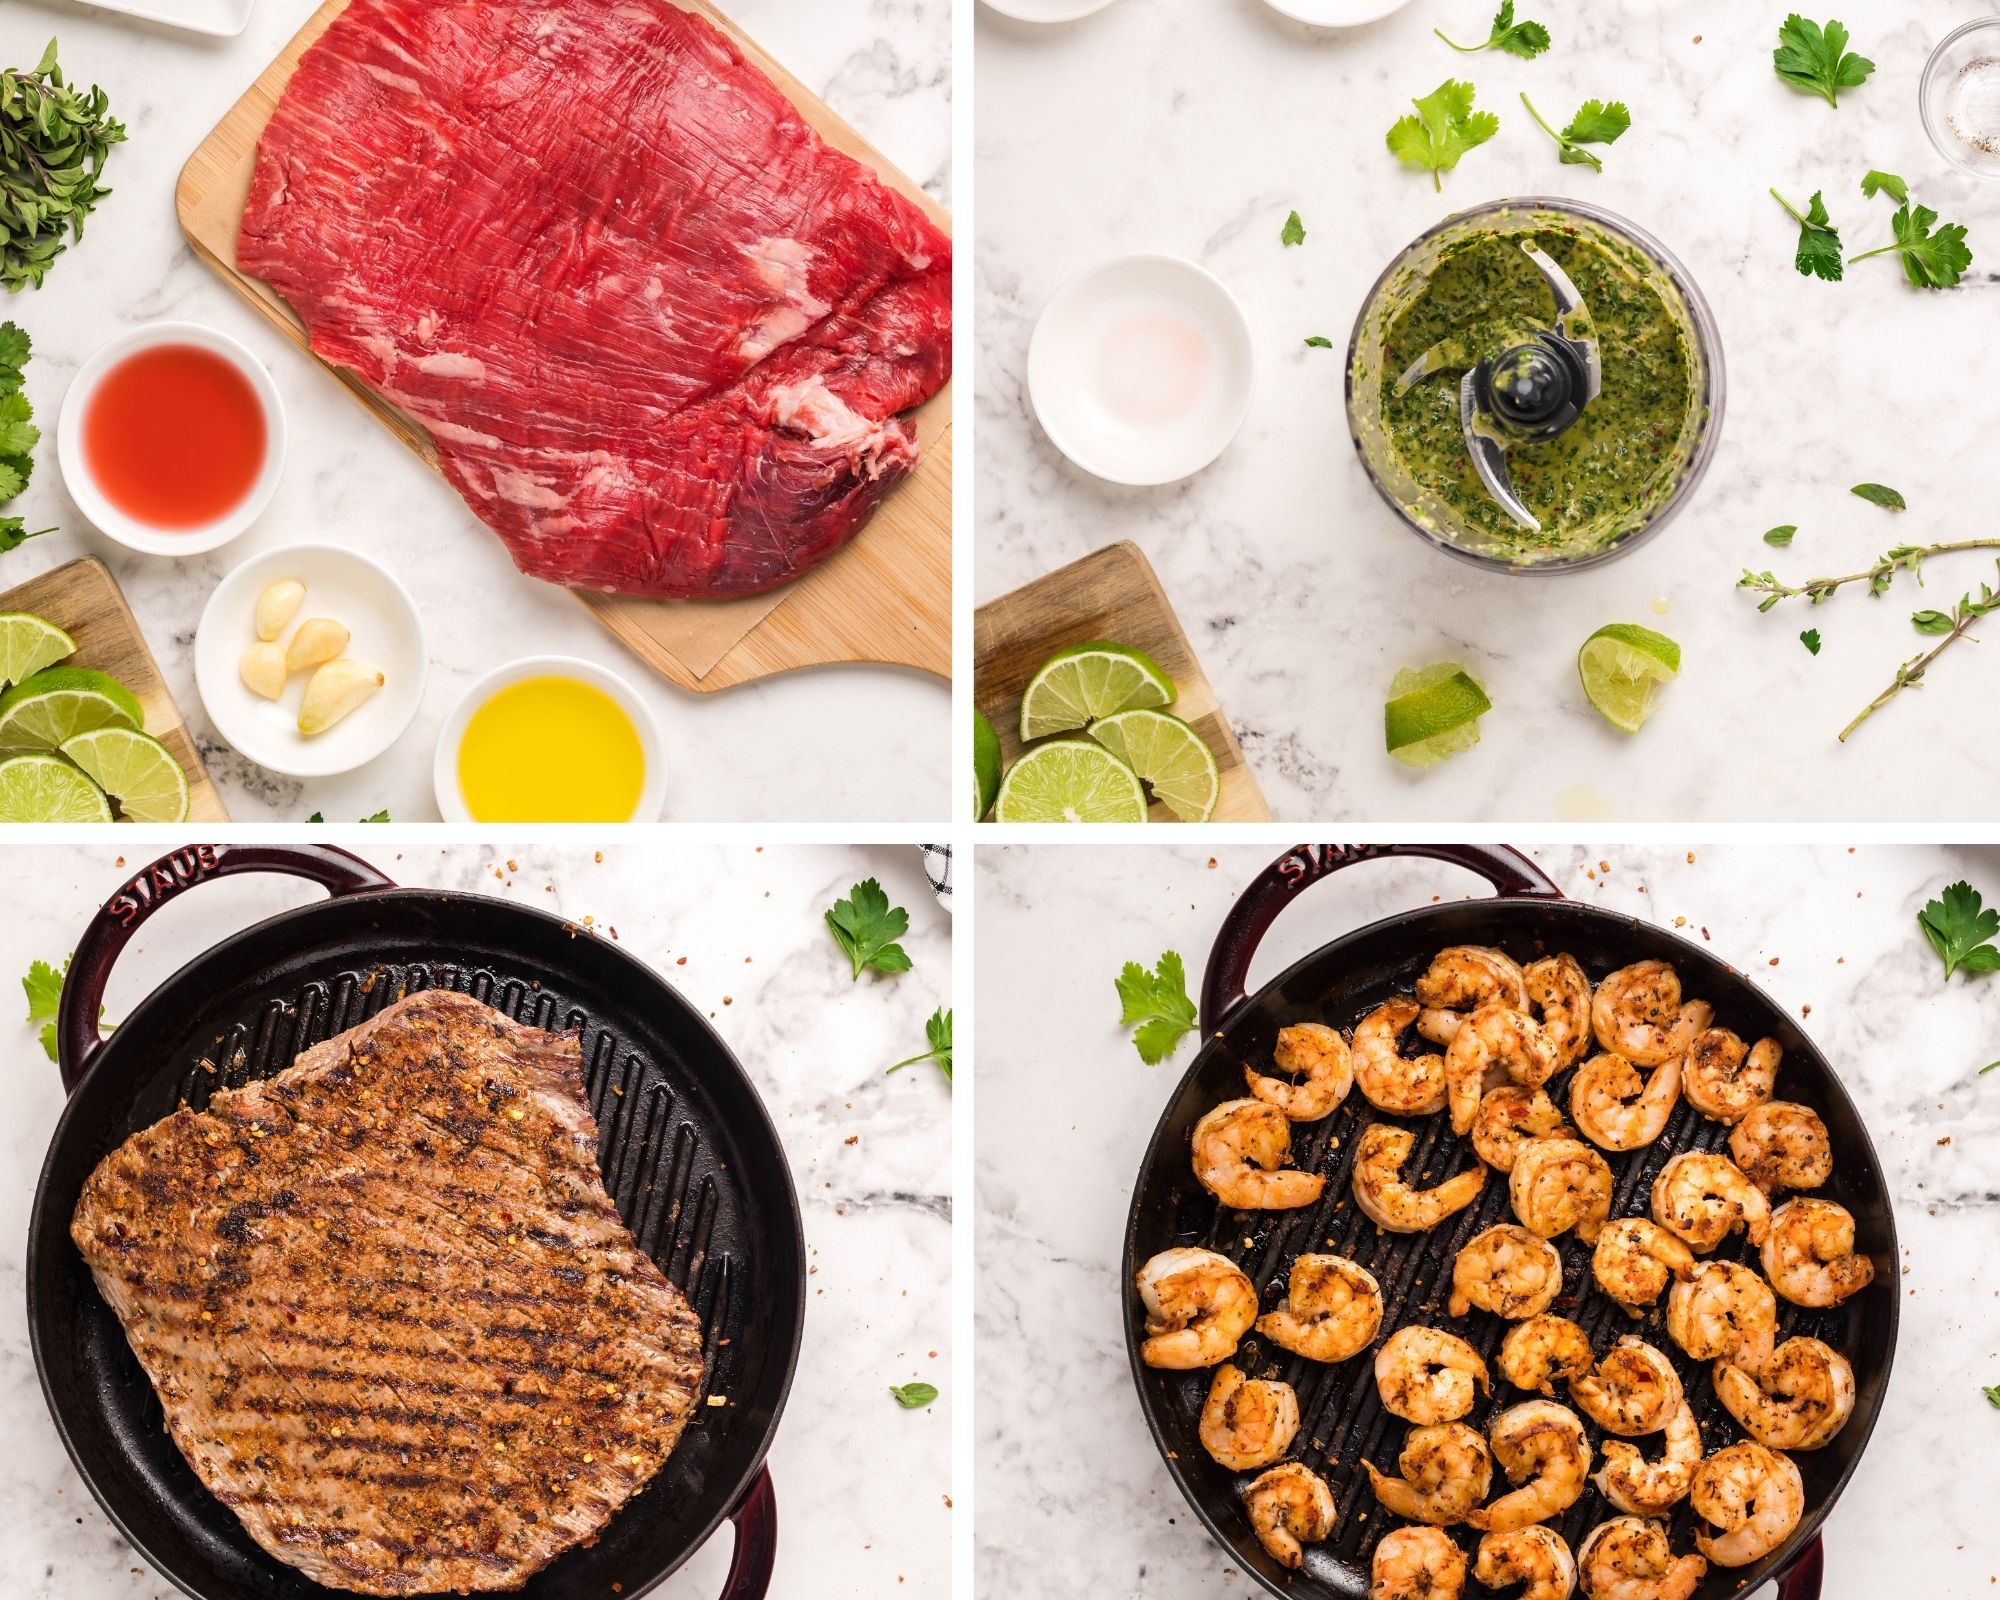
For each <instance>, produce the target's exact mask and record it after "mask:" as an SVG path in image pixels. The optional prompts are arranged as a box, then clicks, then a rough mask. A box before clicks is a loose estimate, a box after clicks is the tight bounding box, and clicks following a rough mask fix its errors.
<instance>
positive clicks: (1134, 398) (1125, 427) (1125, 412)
mask: <svg viewBox="0 0 2000 1600" xmlns="http://www.w3.org/2000/svg"><path fill="white" fill-rule="evenodd" d="M1255 387H1256V358H1255V356H1254V354H1253V353H1252V349H1251V343H1250V324H1249V322H1248V321H1247V320H1246V319H1245V317H1244V315H1243V308H1242V307H1241V306H1239V305H1238V304H1237V303H1236V299H1235V297H1234V296H1233V295H1231V294H1230V292H1229V291H1228V290H1227V289H1226V288H1224V287H1223V285H1222V283H1221V281H1220V280H1219V279H1217V278H1216V277H1215V276H1214V275H1213V274H1212V273H1209V272H1206V271H1204V270H1203V269H1202V268H1200V267H1198V266H1196V265H1195V264H1194V263H1193V262H1191V261H1183V260H1181V259H1180V258H1179V257H1177V256H1166V255H1134V256H1119V257H1117V258H1115V259H1113V260H1110V261H1105V262H1101V263H1099V264H1098V265H1096V266H1093V267H1087V268H1085V269H1084V270H1083V271H1082V272H1079V273H1078V274H1076V276H1075V277H1073V278H1071V279H1070V280H1069V281H1068V282H1067V283H1065V284H1063V286H1062V287H1061V288H1059V289H1057V290H1056V292H1055V293H1054V294H1053V295H1052V296H1050V298H1049V303H1048V305H1047V306H1045V307H1044V308H1043V310H1042V315H1041V318H1040V320H1039V321H1037V322H1036V324H1035V332H1034V336H1033V337H1032V338H1031V339H1030V340H1029V342H1028V398H1029V403H1030V404H1032V405H1033V406H1034V408H1035V416H1036V418H1037V419H1038V420H1039V421H1040V422H1041V425H1042V428H1043V430H1044V431H1045V432H1046V433H1047V434H1048V436H1049V438H1050V439H1051V440H1052V441H1054V443H1055V446H1056V448H1057V449H1059V450H1060V451H1062V453H1063V454H1064V455H1066V456H1068V457H1069V458H1070V460H1072V461H1074V462H1075V463H1076V464H1077V465H1078V466H1079V467H1082V468H1083V469H1084V470H1085V471H1086V472H1091V473H1095V474H1096V475H1097V476H1098V477H1100V478H1105V479H1108V480H1109V481H1111V482H1112V483H1125V484H1159V483H1173V482H1175V481H1176V480H1178V479H1181V478H1185V477H1187V476H1189V475H1190V474H1191V473H1196V472H1199V471H1200V470H1201V469H1202V468H1203V467H1205V466H1207V465H1208V464H1209V463H1210V462H1211V461H1213V460H1214V459H1215V458H1216V457H1217V456H1219V455H1221V454H1222V452H1223V451H1224V450H1225V449H1227V448H1228V445H1229V442H1230V440H1232V439H1234V438H1235V437H1236V433H1237V430H1238V429H1239V428H1241V427H1242V426H1243V419H1244V418H1245V417H1246V416H1248V415H1249V412H1250V397H1251V394H1252V392H1253V390H1254V389H1255Z"/></svg>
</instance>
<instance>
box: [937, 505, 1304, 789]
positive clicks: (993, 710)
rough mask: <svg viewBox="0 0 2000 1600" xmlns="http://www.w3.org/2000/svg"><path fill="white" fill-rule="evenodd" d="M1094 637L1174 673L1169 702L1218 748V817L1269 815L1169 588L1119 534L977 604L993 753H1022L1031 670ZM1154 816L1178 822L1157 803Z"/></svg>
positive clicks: (978, 700)
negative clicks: (996, 745)
mask: <svg viewBox="0 0 2000 1600" xmlns="http://www.w3.org/2000/svg"><path fill="white" fill-rule="evenodd" d="M1093 639H1102V640H1108V641H1110V642H1112V643H1115V644H1129V645H1131V646H1132V647H1133V648H1135V649H1138V650H1143V651H1145V652H1146V654H1147V655H1149V656H1151V657H1152V658H1153V659H1154V660H1155V661H1157V662H1158V663H1159V664H1160V667H1161V669H1162V670H1163V671H1164V672H1165V673H1166V674H1167V676H1168V677H1170V678H1172V679H1173V680H1174V689H1175V692H1176V694H1177V696H1178V698H1176V700H1175V701H1174V703H1173V705H1171V706H1169V707H1168V708H1167V709H1168V710H1170V711H1172V712H1173V713H1174V715H1175V716H1177V717H1180V718H1182V719H1183V720H1185V721H1188V722H1191V723H1193V724H1194V727H1195V731H1196V732H1197V733H1199V734H1200V735H1201V736H1202V738H1203V739H1205V740H1207V741H1208V748H1209V749H1210V750H1212V751H1214V752H1215V764H1216V766H1217V767H1218V768H1219V769H1220V771H1221V775H1222V792H1221V794H1220V795H1218V796H1217V798H1216V802H1215V817H1214V820H1215V821H1217V822H1269V821H1270V820H1271V812H1270V808H1269V807H1267V806H1266V805H1265V804H1264V796H1263V793H1262V792H1261V791H1260V790H1259V789H1258V787H1257V778H1256V775H1255V774H1254V773H1252V772H1251V770H1250V768H1249V767H1248V766H1247V765H1245V764H1244V760H1243V750H1242V747H1241V746H1239V745H1238V744H1237V742H1236V735H1235V734H1234V733H1233V732H1232V731H1231V730H1230V727H1229V719H1228V718H1227V717H1225V716H1223V714H1222V708H1221V707H1220V706H1219V705H1217V704H1216V701H1215V691H1214V690H1213V689H1212V688H1210V687H1209V682H1208V678H1207V676H1206V675H1205V674H1204V673H1203V672H1202V670H1201V663H1200V662H1199V661H1197V660H1196V659H1195V654H1194V647H1193V646H1192V645H1190V644H1189V643H1188V639H1187V635H1186V634H1185V633H1184V632H1182V630H1181V624H1180V619H1179V618H1178V617H1176V616H1175V615H1174V608H1173V605H1172V604H1171V603H1170V602H1169V601H1168V599H1167V592H1166V590H1164V589H1162V588H1161V587H1160V580H1159V578H1158V577H1156V576H1155V575H1154V572H1153V565H1152V563H1151V562H1150V561H1148V560H1147V559H1146V557H1145V555H1144V553H1143V552H1142V551H1141V550H1140V549H1139V547H1138V546H1137V545H1135V544H1133V543H1131V542H1130V541H1129V540H1124V541H1120V542H1119V543H1117V544H1114V545H1111V546H1109V547H1107V548H1106V549H1103V550H1099V551H1097V552H1096V553H1095V554H1092V555H1087V556H1085V557H1084V558H1083V559H1082V560H1081V561H1076V562H1072V563H1071V564H1070V565H1069V566H1067V567H1064V568H1062V569H1061V570H1060V571H1057V572H1051V573H1050V574H1048V576H1047V577H1043V578H1037V579H1036V580H1035V581H1034V582H1033V583H1031V584H1028V585H1026V586H1025V587H1023V588H1019V589H1016V590H1015V591H1014V592H1013V593H1012V594H1007V595H1002V596H1001V597H1000V598H999V599H998V600H995V601H992V602H990V603H989V604H987V605H983V606H981V607H980V608H979V609H978V610H977V611H975V612H974V613H973V617H972V654H973V668H972V697H973V703H974V704H975V705H977V706H978V707H979V709H980V710H981V711H983V712H985V713H986V720H987V721H989V722H991V723H992V724H993V727H994V729H995V731H997V732H998V733H999V735H1000V757H1001V760H1002V762H1003V763H1011V762H1012V761H1013V760H1014V758H1015V757H1016V756H1018V755H1019V754H1020V753H1021V741H1020V737H1019V728H1020V725H1021V695H1022V692H1023V691H1024V690H1025V689H1026V688H1027V687H1028V680H1029V679H1030V678H1032V677H1033V676H1034V675H1035V672H1036V669H1037V668H1039V667H1040V666H1041V664H1042V663H1043V662H1044V661H1046V660H1048V658H1049V657H1050V656H1052V655H1054V654H1055V652H1056V651H1058V650H1063V649H1067V648H1068V647H1069V646H1070V645H1073V644H1088V643H1089V642H1090V641H1092V640H1093ZM1152 820H1153V821H1155V822H1172V821H1174V820H1175V818H1174V815H1173V813H1172V812H1171V811H1169V810H1167V808H1166V807H1165V806H1162V805H1157V804H1156V805H1155V806H1154V807H1153V811H1152Z"/></svg>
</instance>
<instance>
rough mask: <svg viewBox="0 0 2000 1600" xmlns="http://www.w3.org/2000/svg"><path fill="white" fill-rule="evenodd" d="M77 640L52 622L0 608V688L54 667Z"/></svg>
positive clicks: (72, 648) (74, 646)
mask: <svg viewBox="0 0 2000 1600" xmlns="http://www.w3.org/2000/svg"><path fill="white" fill-rule="evenodd" d="M75 649H76V641H75V640H74V639H72V638H71V637H70V636H69V635H68V634H66V633H64V632H63V631H62V629H60V628H58V627H57V626H56V625H55V624H54V623H53V622H45V621H43V619H42V618H40V617H36V616H30V615H29V614H28V613H27V612H25V611H0V689H4V688H6V687H7V686H8V685H10V684H15V683H19V682H20V681H21V680H22V679H23V678H32V677H33V676H34V675H35V674H36V673H38V672H40V671H41V670H42V668H44V667H52V666H54V665H55V664H56V663H57V662H58V661H60V660H62V658H63V657H64V656H66V655H68V654H70V652H71V651H73V650H75Z"/></svg>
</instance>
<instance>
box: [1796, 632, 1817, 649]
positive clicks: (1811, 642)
mask: <svg viewBox="0 0 2000 1600" xmlns="http://www.w3.org/2000/svg"><path fill="white" fill-rule="evenodd" d="M1799 643H1800V644H1802V645H1804V646H1805V647H1806V649H1807V650H1808V651H1810V652H1811V653H1812V654H1813V655H1818V654H1819V629H1817V628H1808V629H1806V631H1805V632H1804V633H1802V634H1800V635H1799Z"/></svg>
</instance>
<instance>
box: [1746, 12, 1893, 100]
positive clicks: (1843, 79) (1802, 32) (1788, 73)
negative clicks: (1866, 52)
mask: <svg viewBox="0 0 2000 1600" xmlns="http://www.w3.org/2000/svg"><path fill="white" fill-rule="evenodd" d="M1771 65H1772V67H1773V68H1774V69H1775V70H1776V72H1777V74H1778V76H1779V77H1781V78H1783V79H1784V80H1785V82H1787V83H1789V84H1790V85H1791V86H1792V87H1793V88H1795V89H1803V90H1805V91H1806V92H1807V93H1808V94H1816V95H1818V96H1819V97H1820V98H1821V99H1822V100H1824V101H1825V102H1826V103H1827V104H1828V105H1830V106H1836V107H1837V106H1838V105H1839V104H1840V99H1839V94H1840V91H1841V90H1842V89H1852V88H1855V87H1857V86H1858V85H1859V84H1860V83H1861V81H1862V80H1863V79H1864V78H1866V77H1867V76H1868V74H1869V73H1871V72H1873V71H1874V70H1875V63H1874V62H1872V61H1870V60H1869V59H1868V58H1867V57H1866V56H1857V55H1855V54H1853V53H1852V52H1851V51H1849V50H1848V48H1847V29H1846V28H1845V27H1844V26H1843V25H1842V24H1840V23H1838V22H1831V21H1830V22H1828V23H1827V25H1826V26H1825V28H1821V27H1820V25H1819V24H1818V23H1816V22H1808V21H1806V19H1805V18H1804V17H1802V16H1800V15H1799V14H1798V13H1797V12H1796V11H1794V12H1793V13H1792V14H1791V15H1790V16H1789V17H1787V18H1785V20H1784V22H1783V23H1782V24H1781V25H1780V26H1779V28H1778V48H1777V49H1775V50H1773V51H1772V52H1771Z"/></svg>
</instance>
